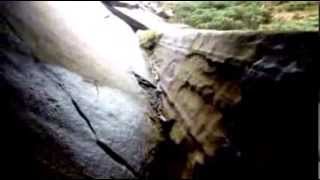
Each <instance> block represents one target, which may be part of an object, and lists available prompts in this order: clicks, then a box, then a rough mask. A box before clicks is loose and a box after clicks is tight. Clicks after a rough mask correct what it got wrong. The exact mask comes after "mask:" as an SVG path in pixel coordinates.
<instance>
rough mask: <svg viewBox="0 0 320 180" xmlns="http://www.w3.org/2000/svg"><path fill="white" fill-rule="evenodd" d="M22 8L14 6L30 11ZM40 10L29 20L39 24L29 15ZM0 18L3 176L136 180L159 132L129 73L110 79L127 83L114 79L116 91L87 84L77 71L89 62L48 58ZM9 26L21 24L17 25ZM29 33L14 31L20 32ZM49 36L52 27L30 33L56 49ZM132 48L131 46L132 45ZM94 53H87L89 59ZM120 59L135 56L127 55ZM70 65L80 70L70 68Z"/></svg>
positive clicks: (113, 88)
mask: <svg viewBox="0 0 320 180" xmlns="http://www.w3.org/2000/svg"><path fill="white" fill-rule="evenodd" d="M25 5H26V4H19V6H23V7H28V6H29V7H33V6H31V5H30V4H28V6H25ZM33 5H34V4H33ZM19 6H16V7H19ZM36 7H40V6H36ZM43 8H44V7H43ZM40 9H41V8H39V9H37V8H35V9H34V10H35V11H34V12H31V11H28V12H29V13H30V16H32V20H34V21H37V20H39V19H37V17H36V16H35V15H36V14H37V13H39V11H40ZM37 10H38V11H37ZM25 12H26V11H25ZM2 13H4V12H2ZM11 13H13V11H11ZM21 13H22V14H23V12H21ZM33 13H35V14H33ZM51 13H53V12H51ZM11 15H12V14H11ZM12 17H14V16H12ZM20 18H21V19H20V20H21V21H24V20H26V19H24V18H23V17H21V16H20ZM41 18H42V17H40V19H41ZM2 20H4V18H3V16H1V23H0V24H1V34H0V92H1V93H0V98H1V100H2V103H1V105H0V106H1V107H0V114H1V116H2V119H3V122H2V126H3V127H4V130H3V131H1V132H2V133H3V134H2V137H6V138H4V139H5V140H4V142H3V144H2V147H4V148H3V154H5V156H6V157H5V158H4V159H3V161H2V162H3V164H5V167H4V169H3V172H4V174H6V175H8V176H10V177H13V176H18V177H23V178H26V177H30V178H57V179H61V178H76V179H78V178H81V179H83V178H100V179H101V178H121V179H124V178H126V179H127V178H138V177H140V176H141V175H142V174H141V173H142V172H143V170H144V167H145V165H146V164H145V162H147V161H148V159H149V158H150V157H149V156H150V154H151V151H152V149H153V148H154V147H155V146H156V144H157V139H158V136H159V135H158V133H157V130H156V129H155V128H154V127H153V126H152V124H151V122H150V121H149V119H148V118H147V117H146V112H147V111H148V105H147V103H146V100H145V97H144V95H143V94H141V88H140V87H139V85H138V83H137V82H136V79H135V77H134V76H133V75H132V74H131V73H129V72H127V75H126V76H128V77H126V76H122V75H125V73H124V74H122V73H123V71H120V72H119V73H120V76H117V77H119V78H120V77H121V76H122V77H124V78H125V79H127V80H128V81H122V80H123V79H121V78H120V79H118V80H119V81H120V82H121V83H122V84H120V83H118V85H119V86H117V85H116V86H113V81H108V83H105V84H103V85H101V84H95V83H94V82H91V81H87V80H86V77H85V76H84V75H83V74H82V71H81V70H84V71H85V70H90V68H89V67H87V68H85V67H84V65H86V61H87V60H88V59H86V58H84V59H74V60H75V62H73V63H68V62H64V61H62V60H61V59H60V60H56V59H54V57H59V54H55V55H56V56H50V55H48V54H45V53H44V52H45V51H49V50H50V49H46V48H43V49H42V46H38V47H32V46H31V47H32V48H29V45H30V43H31V44H32V42H35V39H32V38H31V39H28V38H27V39H24V38H22V39H19V38H18V37H16V36H15V33H13V32H12V31H13V29H10V28H9V27H8V26H6V25H8V24H6V23H7V22H3V21H2ZM39 21H41V22H42V23H43V24H41V23H40V25H45V21H43V20H39ZM9 22H11V21H9ZM23 23H26V22H23ZM29 23H34V22H33V21H30V22H29ZM11 25H13V27H14V28H18V27H20V26H19V23H16V24H15V23H12V24H11ZM20 25H21V24H20ZM31 25H32V24H31ZM33 25H34V24H33ZM24 27H25V26H24ZM26 27H28V28H31V27H30V26H26ZM41 27H43V26H39V27H32V28H41ZM58 27H59V28H61V26H58ZM58 27H57V28H58ZM28 28H27V29H24V30H25V31H23V30H21V29H20V31H19V32H20V33H26V32H28V30H30V29H28ZM32 28H31V29H32ZM52 28H53V27H52ZM55 32H58V31H57V29H51V30H50V31H49V32H42V31H41V29H37V30H35V32H34V35H35V36H36V37H37V38H39V40H40V41H43V42H42V45H45V44H46V45H48V46H51V45H52V47H56V46H58V45H59V44H60V43H61V42H60V41H59V40H56V41H55V42H50V41H46V40H47V39H46V38H45V36H44V37H43V36H41V35H43V34H46V33H48V34H47V35H52V34H54V33H55ZM38 33H39V34H38ZM42 33H43V34H42ZM66 33H70V32H69V31H67V32H66ZM119 33H120V32H119ZM18 34H19V33H18ZM71 34H72V33H71ZM117 35H119V36H121V33H120V34H117ZM21 37H26V36H21ZM60 40H61V39H60ZM73 40H76V38H75V39H73ZM78 40H79V39H78ZM25 41H28V43H26V42H25ZM69 43H71V44H72V43H74V42H69ZM74 48H85V46H74ZM132 48H133V49H134V48H137V49H138V47H135V46H134V45H133V46H132ZM39 50H42V52H38V51H39ZM69 50H70V51H69ZM73 50H75V49H72V48H71V49H63V50H61V51H58V53H61V54H64V55H68V53H71V52H72V51H73ZM83 50H85V49H83ZM94 52H95V51H91V52H90V51H87V53H88V54H89V55H90V53H92V54H91V55H92V57H94ZM42 53H44V54H45V55H43V54H42ZM47 53H50V52H47ZM80 53H81V52H80ZM41 54H42V56H41ZM61 54H60V55H61ZM38 55H40V56H39V57H38ZM46 55H48V56H46ZM73 55H74V54H73ZM127 55H129V56H131V57H134V56H135V54H130V53H129V52H128V53H127ZM72 57H76V56H72ZM43 58H45V59H43ZM46 58H48V59H46ZM64 60H66V59H64ZM94 60H95V59H92V61H91V62H94ZM108 61H112V59H108ZM59 62H61V64H60V63H59ZM64 63H65V64H64ZM72 65H74V66H76V67H78V68H79V69H78V70H75V69H72V67H74V66H72ZM81 67H82V68H84V69H81ZM142 68H143V66H142ZM91 70H92V69H91ZM96 70H97V69H96ZM97 71H99V70H97ZM114 73H116V72H109V71H104V75H107V76H116V75H117V74H114ZM137 73H138V72H137ZM121 74H122V75H121ZM94 75H95V76H94V77H99V75H98V74H94ZM131 80H132V82H130V81H131ZM128 82H129V83H128ZM126 88H129V89H127V90H126Z"/></svg>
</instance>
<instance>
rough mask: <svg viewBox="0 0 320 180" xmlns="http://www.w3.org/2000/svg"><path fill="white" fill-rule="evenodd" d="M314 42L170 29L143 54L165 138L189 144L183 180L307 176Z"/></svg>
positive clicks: (295, 36) (297, 35)
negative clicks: (158, 96)
mask: <svg viewBox="0 0 320 180" xmlns="http://www.w3.org/2000/svg"><path fill="white" fill-rule="evenodd" d="M318 45H319V34H318V33H317V32H291V33H264V32H241V31H226V32H220V31H204V30H179V31H178V30H177V31H172V32H170V33H163V34H162V35H161V38H160V40H159V41H158V42H157V43H156V44H155V45H154V46H150V47H151V48H149V49H145V51H146V52H145V53H146V55H147V57H148V59H149V61H150V63H152V64H153V68H154V71H155V72H157V73H158V76H159V82H158V85H159V86H160V88H161V89H162V91H163V96H162V109H163V114H164V116H165V117H166V118H167V119H171V120H173V121H175V125H174V126H173V129H172V130H171V138H172V139H173V140H174V141H175V143H176V144H182V145H183V146H185V144H186V143H187V144H190V143H191V147H196V148H190V149H189V150H188V151H189V152H186V153H188V154H189V157H188V158H189V161H190V162H191V165H187V166H186V167H185V170H182V171H189V172H190V171H191V170H193V171H194V172H193V173H190V174H189V175H186V177H190V176H193V177H195V178H200V179H201V178H205V177H224V178H225V177H229V176H231V177H239V176H241V175H245V176H255V175H257V176H258V177H260V176H261V175H263V176H270V177H272V176H275V175H277V174H279V175H285V176H289V175H304V176H308V175H312V173H314V172H315V171H313V170H314V169H312V168H311V167H310V166H311V165H312V158H315V157H316V156H315V155H316V154H315V153H313V152H311V151H309V152H308V150H310V149H311V148H312V141H313V136H314V134H313V133H312V131H314V130H315V128H314V126H313V125H314V124H313V122H312V113H313V112H314V111H313V108H312V107H313V103H312V102H313V100H314V98H315V95H316V92H313V89H315V87H317V86H316V85H315V83H314V82H312V81H311V80H312V77H315V76H316V75H315V68H317V66H316V63H315V61H317V60H318V58H319V56H318V52H317V46H318ZM297 130H298V131H299V130H300V131H302V132H303V134H301V133H299V132H297ZM187 147H190V146H187ZM297 154H303V156H301V155H297ZM204 162H205V166H201V165H200V166H199V164H203V163H204ZM197 164H198V165H197ZM194 167H196V168H195V169H194ZM308 168H309V169H308Z"/></svg>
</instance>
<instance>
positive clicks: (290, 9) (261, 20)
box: [171, 1, 319, 30]
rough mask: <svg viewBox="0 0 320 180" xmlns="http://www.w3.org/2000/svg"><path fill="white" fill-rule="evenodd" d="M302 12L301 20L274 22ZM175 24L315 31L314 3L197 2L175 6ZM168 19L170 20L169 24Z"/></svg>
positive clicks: (316, 23) (316, 18)
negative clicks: (282, 16) (280, 14)
mask: <svg viewBox="0 0 320 180" xmlns="http://www.w3.org/2000/svg"><path fill="white" fill-rule="evenodd" d="M302 10H304V11H303V13H304V14H305V15H303V16H302V17H303V18H302V19H301V18H300V19H299V18H293V19H289V20H288V21H283V20H278V19H273V18H272V15H273V16H274V15H276V14H277V13H279V12H281V11H285V12H286V13H295V11H300V12H301V11H302ZM173 11H174V13H175V16H174V18H173V19H172V20H173V21H174V22H179V23H186V24H188V25H190V26H192V27H195V28H200V29H216V30H232V29H246V30H261V29H262V30H289V29H291V28H292V29H291V30H318V26H319V23H318V19H319V17H318V16H319V15H318V13H316V14H317V15H316V16H312V15H311V14H312V13H310V12H317V11H318V10H317V3H315V2H306V1H305V2H303V1H302V2H298V1H275V2H272V1H198V2H190V1H188V2H185V3H178V4H176V5H175V6H174V7H173ZM172 20H171V21H172Z"/></svg>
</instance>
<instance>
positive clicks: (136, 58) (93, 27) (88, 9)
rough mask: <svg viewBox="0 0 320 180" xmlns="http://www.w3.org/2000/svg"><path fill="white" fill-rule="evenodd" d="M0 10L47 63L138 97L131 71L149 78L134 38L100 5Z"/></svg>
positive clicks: (49, 4)
mask: <svg viewBox="0 0 320 180" xmlns="http://www.w3.org/2000/svg"><path fill="white" fill-rule="evenodd" d="M0 8H1V12H2V14H3V15H4V16H6V18H7V19H8V21H9V22H10V23H11V24H12V25H13V27H14V28H15V31H16V32H17V34H18V35H19V36H20V37H21V38H22V39H25V40H26V43H27V44H28V45H29V46H30V47H31V48H32V51H33V53H34V54H35V55H36V56H37V57H39V59H42V60H44V61H46V62H47V63H50V64H56V65H60V66H63V67H65V68H67V69H69V70H71V71H73V72H75V73H77V74H80V75H81V76H82V77H83V78H84V79H85V80H87V81H88V82H97V84H98V85H99V86H109V87H111V86H112V87H113V88H118V89H122V90H123V91H127V92H129V93H131V94H134V93H135V94H137V93H139V92H138V91H137V90H138V89H139V87H138V85H137V83H136V80H135V79H134V78H133V77H132V75H131V73H130V72H131V71H135V72H136V73H138V74H140V75H142V76H144V77H146V78H147V79H148V78H149V75H148V71H147V66H146V62H145V61H144V59H143V56H142V52H141V50H140V49H139V43H138V38H137V37H136V36H135V33H134V32H133V31H132V29H131V28H130V26H129V25H127V24H126V23H125V22H123V21H122V20H121V19H119V18H118V17H117V16H115V15H113V14H112V13H111V12H110V11H108V9H106V8H105V7H104V5H103V4H102V3H100V2H79V3H73V2H12V3H3V4H1V5H0ZM30 12H32V13H30ZM108 49H109V50H108ZM124 51H125V52H126V53H123V52H124ZM105 72H108V73H105Z"/></svg>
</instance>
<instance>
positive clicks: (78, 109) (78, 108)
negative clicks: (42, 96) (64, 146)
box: [39, 65, 140, 177]
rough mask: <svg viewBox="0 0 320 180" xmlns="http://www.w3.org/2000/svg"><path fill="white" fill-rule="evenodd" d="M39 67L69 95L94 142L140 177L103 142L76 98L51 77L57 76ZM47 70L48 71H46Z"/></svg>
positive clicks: (137, 174)
mask: <svg viewBox="0 0 320 180" xmlns="http://www.w3.org/2000/svg"><path fill="white" fill-rule="evenodd" d="M39 66H40V69H45V70H46V71H43V72H44V74H45V75H46V76H47V77H48V78H49V79H51V80H52V81H53V82H54V83H56V84H57V85H58V86H59V87H60V88H61V89H62V90H63V92H65V93H66V94H67V95H68V96H69V97H70V100H71V102H72V104H73V106H74V107H75V109H76V111H77V112H78V114H79V115H80V116H81V118H82V119H84V120H85V122H86V124H87V125H88V127H89V129H90V131H91V132H92V134H93V135H94V139H95V141H96V144H97V145H98V146H99V147H100V148H101V149H102V150H103V151H104V152H105V153H106V154H107V155H108V156H109V157H111V158H112V159H113V160H114V161H115V162H117V163H118V164H119V165H122V166H124V167H125V168H126V169H127V170H128V171H130V172H131V173H132V174H133V175H134V176H135V177H140V175H139V173H138V172H136V170H135V169H134V168H133V167H132V166H131V165H130V164H129V163H128V162H127V161H126V160H125V159H124V158H122V157H121V155H119V154H117V153H116V152H115V151H113V150H112V148H110V147H109V146H108V145H107V144H106V143H105V142H103V141H102V140H101V139H100V138H99V136H98V134H97V132H96V131H95V129H94V128H93V126H92V124H91V121H90V119H89V118H88V117H87V116H86V115H85V113H84V112H83V111H82V110H81V108H80V106H79V105H78V103H77V102H76V100H75V99H74V98H73V97H72V95H71V94H70V93H69V92H68V91H67V90H66V88H65V87H64V85H63V84H62V83H59V82H57V81H56V80H54V79H53V78H52V76H54V77H55V78H57V77H56V76H55V74H54V73H53V72H52V71H51V70H50V69H48V68H47V67H45V66H43V65H39ZM47 72H48V73H47Z"/></svg>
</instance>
